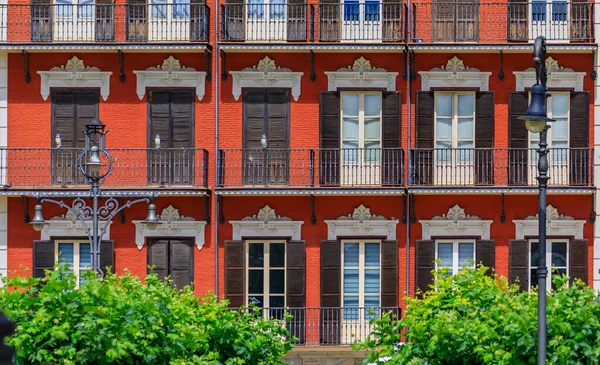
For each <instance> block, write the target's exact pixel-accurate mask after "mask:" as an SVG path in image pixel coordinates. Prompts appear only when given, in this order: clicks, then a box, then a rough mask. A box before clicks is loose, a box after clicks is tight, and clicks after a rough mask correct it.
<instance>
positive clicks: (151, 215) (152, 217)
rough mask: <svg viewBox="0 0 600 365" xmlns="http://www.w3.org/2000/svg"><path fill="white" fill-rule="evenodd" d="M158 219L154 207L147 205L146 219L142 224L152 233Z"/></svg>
mask: <svg viewBox="0 0 600 365" xmlns="http://www.w3.org/2000/svg"><path fill="white" fill-rule="evenodd" d="M158 222H159V219H158V217H157V216H156V205H154V204H150V205H148V217H146V219H145V220H144V221H142V223H144V224H145V225H146V228H148V229H149V230H151V231H153V230H155V229H156V227H157V226H158Z"/></svg>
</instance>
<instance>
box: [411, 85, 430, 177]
mask: <svg viewBox="0 0 600 365" xmlns="http://www.w3.org/2000/svg"><path fill="white" fill-rule="evenodd" d="M416 104H417V105H416V109H417V115H416V122H417V128H416V131H417V137H416V140H417V141H416V142H417V143H416V145H417V146H416V147H417V149H416V150H413V151H412V156H411V165H412V169H413V171H412V173H413V174H414V183H415V184H416V185H431V184H432V183H433V148H434V145H433V124H434V121H433V113H434V110H433V108H434V101H433V92H429V91H418V92H417V103H416Z"/></svg>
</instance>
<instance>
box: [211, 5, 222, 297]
mask: <svg viewBox="0 0 600 365" xmlns="http://www.w3.org/2000/svg"><path fill="white" fill-rule="evenodd" d="M213 24H215V40H214V44H215V47H214V48H213V49H214V52H215V54H214V56H215V67H214V69H215V72H214V74H213V75H214V76H213V80H214V81H215V172H214V174H215V187H216V186H217V184H218V181H217V179H218V177H219V81H220V77H221V75H220V74H219V0H215V22H214V23H213ZM212 199H213V201H214V207H215V211H214V214H213V223H214V225H215V235H214V237H215V295H216V297H217V300H219V199H218V198H217V195H216V190H215V191H213V194H212Z"/></svg>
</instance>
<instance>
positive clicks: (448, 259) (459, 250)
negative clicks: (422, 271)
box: [435, 240, 475, 275]
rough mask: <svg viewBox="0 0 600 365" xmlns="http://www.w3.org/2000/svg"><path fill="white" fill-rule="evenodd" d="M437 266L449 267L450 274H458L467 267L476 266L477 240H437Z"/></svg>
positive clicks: (437, 267) (439, 267)
mask: <svg viewBox="0 0 600 365" xmlns="http://www.w3.org/2000/svg"><path fill="white" fill-rule="evenodd" d="M435 244H436V250H435V252H436V260H437V259H439V260H440V262H436V264H435V266H436V267H435V268H436V270H437V269H441V268H445V267H447V268H449V269H450V271H449V274H450V275H456V274H457V273H458V272H459V271H460V270H461V269H463V268H465V267H471V268H473V267H475V241H472V240H436V241H435Z"/></svg>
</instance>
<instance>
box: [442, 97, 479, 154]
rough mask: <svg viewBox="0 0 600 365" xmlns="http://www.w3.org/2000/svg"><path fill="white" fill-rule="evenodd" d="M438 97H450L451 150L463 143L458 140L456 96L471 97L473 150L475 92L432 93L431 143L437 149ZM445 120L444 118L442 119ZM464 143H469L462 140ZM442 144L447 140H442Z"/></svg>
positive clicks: (475, 114)
mask: <svg viewBox="0 0 600 365" xmlns="http://www.w3.org/2000/svg"><path fill="white" fill-rule="evenodd" d="M439 95H450V96H452V139H451V140H450V142H451V146H452V148H453V149H455V148H458V142H463V141H459V140H458V119H459V117H458V96H459V95H471V96H473V115H472V116H471V117H472V118H473V139H472V141H473V148H475V119H476V116H477V110H476V108H475V107H476V104H477V101H476V95H475V91H436V92H435V93H434V98H433V100H434V102H433V132H434V133H433V143H434V148H437V142H438V140H439V139H438V138H437V120H438V116H437V103H438V96H439ZM463 117H467V116H463ZM442 118H445V117H442ZM464 141H465V142H468V141H471V140H470V139H469V140H464ZM442 142H448V140H443V141H442Z"/></svg>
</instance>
